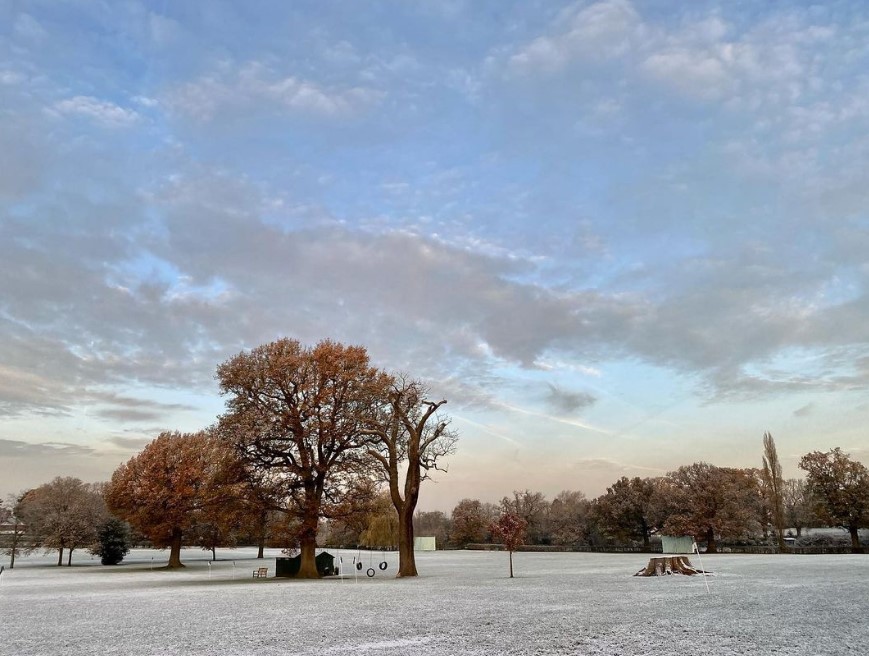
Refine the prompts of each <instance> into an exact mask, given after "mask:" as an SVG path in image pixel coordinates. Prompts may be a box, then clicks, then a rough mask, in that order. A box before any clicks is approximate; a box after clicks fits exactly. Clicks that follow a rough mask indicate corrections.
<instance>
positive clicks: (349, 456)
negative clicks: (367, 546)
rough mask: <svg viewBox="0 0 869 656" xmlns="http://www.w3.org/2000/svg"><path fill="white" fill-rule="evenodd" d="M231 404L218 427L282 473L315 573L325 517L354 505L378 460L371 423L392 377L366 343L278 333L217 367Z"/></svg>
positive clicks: (308, 565) (305, 566)
mask: <svg viewBox="0 0 869 656" xmlns="http://www.w3.org/2000/svg"><path fill="white" fill-rule="evenodd" d="M217 378H218V381H219V382H220V390H221V393H222V394H225V395H227V396H228V399H227V402H226V407H227V412H226V413H225V414H224V415H223V416H222V417H221V418H220V423H219V431H220V433H221V435H222V436H223V437H224V438H225V439H227V440H229V441H230V442H231V443H232V445H233V446H234V447H235V449H236V450H237V452H238V453H239V454H240V456H241V457H242V459H243V460H244V461H245V462H246V463H247V464H248V465H249V466H250V467H252V468H253V469H262V470H271V471H274V472H276V473H278V474H279V475H280V476H281V477H282V478H283V486H284V489H285V490H286V494H287V496H288V504H287V505H288V507H291V508H293V509H295V511H296V512H298V514H299V527H298V542H299V546H300V550H301V564H300V567H299V572H298V575H297V576H299V577H300V578H317V577H319V573H318V572H317V566H316V561H315V560H314V557H315V555H316V554H315V552H316V545H317V531H318V526H319V520H320V518H321V517H329V516H332V515H333V514H334V512H335V511H339V510H340V509H342V508H347V505H348V504H347V502H348V497H350V496H352V494H353V492H354V491H355V490H358V489H364V486H360V485H359V479H360V478H366V477H367V476H368V475H369V474H370V471H369V468H370V466H371V461H370V458H369V457H368V454H367V451H368V447H369V446H370V445H371V444H372V443H373V442H374V440H375V439H376V438H375V437H373V436H372V435H370V434H368V433H367V432H365V429H366V428H367V427H368V425H369V423H370V420H371V418H372V417H373V416H375V414H376V412H377V409H378V405H379V404H380V403H382V400H383V399H384V398H386V396H387V390H388V387H389V384H390V382H391V378H390V377H389V376H387V375H386V374H384V373H383V372H381V371H379V370H378V369H376V368H374V367H372V366H371V365H370V364H369V361H368V353H367V352H366V350H365V349H364V348H362V347H360V346H344V345H342V344H339V343H336V342H333V341H329V340H325V341H322V342H320V343H319V344H317V345H316V346H314V347H313V348H308V347H304V346H302V345H301V344H300V343H299V342H298V341H297V340H294V339H287V338H284V339H279V340H277V341H274V342H270V343H268V344H264V345H262V346H259V347H257V348H255V349H253V350H251V351H249V352H242V353H239V354H238V355H236V356H234V357H232V358H230V359H229V360H227V361H226V362H224V363H223V364H221V365H220V366H219V367H218V369H217Z"/></svg>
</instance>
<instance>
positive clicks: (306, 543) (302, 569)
mask: <svg viewBox="0 0 869 656" xmlns="http://www.w3.org/2000/svg"><path fill="white" fill-rule="evenodd" d="M300 547H301V552H302V558H301V562H300V564H299V572H298V574H296V578H299V579H318V578H320V572H318V571H317V539H316V537H308V538H304V539H302V540H301V541H300Z"/></svg>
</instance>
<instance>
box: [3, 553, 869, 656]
mask: <svg viewBox="0 0 869 656" xmlns="http://www.w3.org/2000/svg"><path fill="white" fill-rule="evenodd" d="M333 553H334V552H333ZM254 555H255V554H254V551H253V550H248V549H245V550H238V551H225V550H224V551H219V552H218V557H219V558H220V560H218V562H217V563H215V564H213V565H211V566H209V565H208V560H207V559H208V554H206V553H204V552H202V551H198V550H188V551H186V552H185V553H184V556H183V558H184V561H185V563H186V564H187V567H186V568H185V569H184V570H182V571H166V570H162V569H159V567H160V566H161V565H164V564H165V561H166V553H165V552H152V551H144V550H137V551H134V552H133V553H131V554H130V555H129V556H128V557H127V559H126V560H125V562H124V564H123V565H120V566H117V567H103V566H101V565H100V564H99V561H98V560H96V559H91V558H90V556H88V555H86V554H81V555H78V554H77V556H76V557H74V558H73V566H72V567H70V568H68V567H63V568H59V567H55V566H53V562H54V560H53V557H52V556H32V557H29V558H24V559H20V560H19V561H18V562H17V563H16V566H15V569H14V570H11V571H10V570H8V569H7V570H6V572H4V573H3V574H2V576H0V654H3V655H4V656H5V655H6V654H9V656H13V655H14V656H31V655H36V654H40V655H67V654H69V655H80V654H81V655H84V654H101V655H106V654H124V655H128V654H129V655H133V654H135V655H138V654H153V655H158V654H159V655H161V656H164V655H170V654H207V655H215V656H216V655H251V656H253V655H269V654H337V655H340V654H376V655H380V654H408V655H415V654H419V655H423V654H425V655H426V656H452V655H458V654H480V655H483V654H485V655H493V654H584V655H588V654H607V655H610V656H618V655H620V654H644V655H656V654H667V655H675V654H683V655H693V654H703V655H704V656H708V655H718V654H721V655H725V654H726V655H728V656H729V655H732V654H746V655H748V654H751V655H755V654H760V655H764V654H783V655H784V654H787V655H789V656H792V655H800V654H804V655H812V656H817V655H821V654H830V655H833V654H835V655H843V654H855V655H856V654H861V655H862V654H864V653H866V651H865V650H866V649H867V646H866V645H867V644H869V643H867V641H869V592H867V590H869V556H859V555H835V556H787V555H781V556H753V555H752V556H749V555H718V556H704V557H703V565H704V566H705V568H706V569H708V570H713V571H714V572H715V575H714V576H711V577H709V578H708V579H707V580H708V582H709V587H710V593H707V591H706V587H705V585H704V582H703V579H702V578H701V577H699V576H695V577H684V576H670V577H660V578H639V577H637V578H635V577H633V576H632V575H633V574H634V572H636V571H637V570H638V569H640V568H641V567H642V566H643V565H645V564H646V562H648V556H647V555H643V554H580V553H575V554H564V553H558V554H555V553H553V554H549V553H519V554H515V556H514V558H515V561H514V562H515V567H516V573H517V578H515V579H512V580H511V579H509V578H507V555H506V554H503V553H492V552H437V553H419V554H417V558H418V566H419V569H420V572H421V576H420V577H419V578H417V579H395V578H393V577H394V574H395V571H396V559H397V556H396V555H395V554H387V561H388V564H389V568H388V569H387V570H386V572H385V573H384V572H381V571H380V569H378V567H377V566H378V563H379V562H380V560H382V557H381V554H380V552H375V553H374V554H372V555H371V558H372V560H371V563H372V564H373V566H374V569H375V570H376V576H375V577H374V578H371V579H369V578H367V577H365V576H364V571H363V572H362V574H363V576H361V577H359V579H358V581H356V580H354V577H353V575H352V574H351V575H350V576H349V577H348V578H345V579H343V580H342V579H339V578H329V579H323V580H321V581H295V580H290V579H275V578H271V577H273V576H274V568H275V560H274V557H275V556H276V555H279V554H278V553H277V552H276V551H271V552H269V554H268V556H269V557H268V558H267V559H266V560H265V562H263V561H258V560H256V559H254ZM341 555H342V556H343V557H344V562H345V568H346V569H347V571H348V572H349V571H351V568H350V567H349V565H348V563H349V561H350V559H351V558H352V556H353V555H355V554H351V553H350V552H341ZM152 557H153V558H154V561H153V567H154V569H151V567H152V564H151V558H152ZM692 561H693V562H694V564H695V565H697V564H698V563H697V562H696V556H695V557H693V558H692ZM233 562H234V563H235V566H234V567H233ZM363 562H364V566H365V568H366V569H367V568H368V566H369V555H368V554H365V553H363ZM261 565H268V567H269V576H270V578H268V579H264V580H258V579H252V578H251V572H252V570H253V569H254V568H256V567H258V566H261ZM233 574H234V575H235V578H233Z"/></svg>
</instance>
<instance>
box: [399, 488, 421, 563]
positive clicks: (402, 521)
mask: <svg viewBox="0 0 869 656" xmlns="http://www.w3.org/2000/svg"><path fill="white" fill-rule="evenodd" d="M409 505H410V504H408V503H405V504H404V507H403V508H401V509H400V510H399V511H398V574H397V575H396V577H404V576H418V574H417V571H416V554H415V553H414V551H413V508H408V506H409Z"/></svg>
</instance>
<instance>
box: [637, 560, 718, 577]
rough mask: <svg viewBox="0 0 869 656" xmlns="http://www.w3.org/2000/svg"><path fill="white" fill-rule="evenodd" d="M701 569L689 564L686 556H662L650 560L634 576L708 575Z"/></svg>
mask: <svg viewBox="0 0 869 656" xmlns="http://www.w3.org/2000/svg"><path fill="white" fill-rule="evenodd" d="M709 573H710V572H704V571H703V570H702V569H697V568H696V567H694V566H693V565H692V564H691V561H690V560H688V557H687V556H663V557H656V558H650V559H649V564H648V565H646V566H645V567H644V568H643V569H641V570H640V571H639V572H637V573H636V574H634V576H667V575H669V574H687V575H688V576H692V575H694V574H709Z"/></svg>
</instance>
